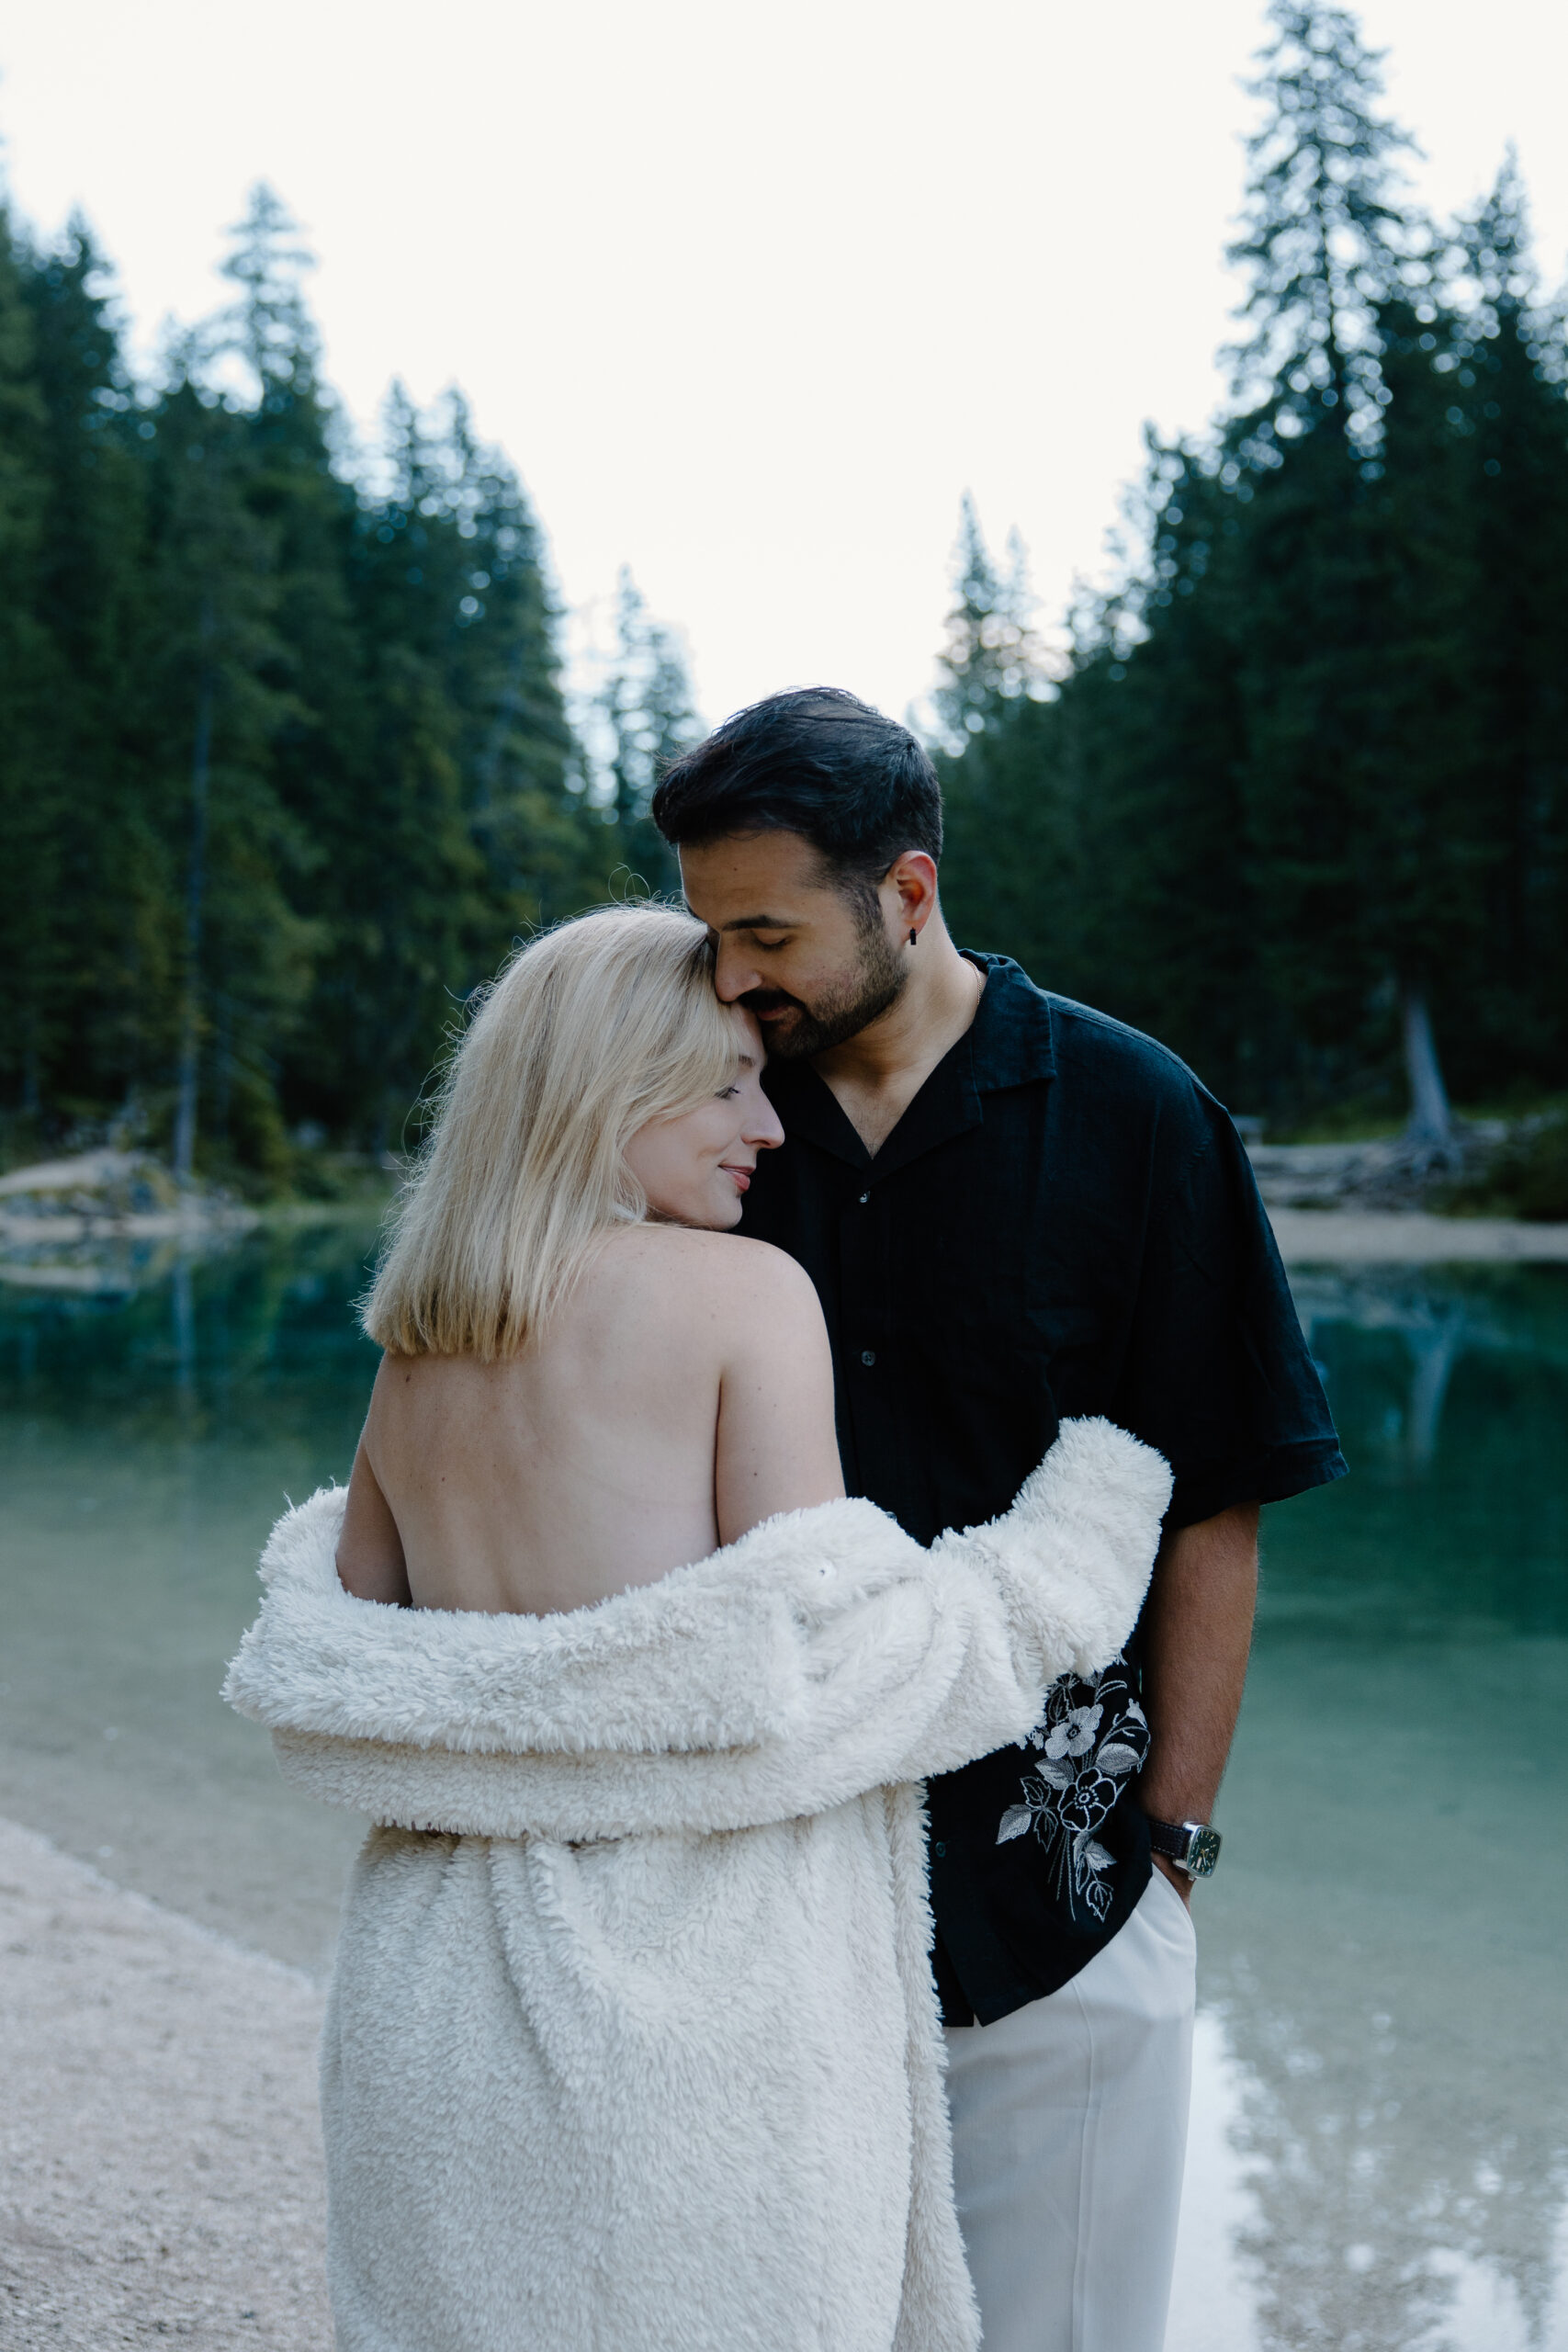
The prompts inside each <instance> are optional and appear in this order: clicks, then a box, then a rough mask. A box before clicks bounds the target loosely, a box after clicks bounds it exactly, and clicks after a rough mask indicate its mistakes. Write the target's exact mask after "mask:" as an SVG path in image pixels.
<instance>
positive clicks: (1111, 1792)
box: [997, 1658, 1149, 1921]
mask: <svg viewBox="0 0 1568 2352" xmlns="http://www.w3.org/2000/svg"><path fill="white" fill-rule="evenodd" d="M1023 1744H1024V1743H1022V1742H1021V1743H1020V1745H1023ZM1027 1745H1028V1746H1029V1747H1032V1748H1033V1749H1034V1750H1035V1753H1036V1768H1035V1770H1033V1771H1032V1772H1026V1773H1024V1774H1023V1776H1022V1779H1021V1782H1020V1790H1021V1797H1022V1803H1021V1804H1010V1805H1009V1807H1008V1809H1007V1811H1006V1812H1005V1813H1004V1814H1003V1815H1002V1817H1001V1821H1000V1823H999V1824H998V1828H997V1843H998V1846H1004V1845H1006V1844H1007V1842H1008V1841H1009V1839H1010V1838H1024V1837H1028V1836H1030V1835H1032V1836H1033V1837H1034V1838H1037V1839H1038V1840H1039V1842H1040V1844H1041V1845H1042V1846H1043V1848H1044V1849H1045V1851H1046V1853H1047V1855H1048V1856H1049V1857H1050V1860H1051V1863H1052V1865H1053V1873H1052V1874H1053V1876H1054V1878H1055V1884H1056V1892H1057V1894H1058V1895H1059V1896H1060V1897H1061V1898H1062V1899H1063V1900H1064V1901H1065V1902H1066V1905H1067V1906H1068V1908H1069V1910H1076V1909H1078V1908H1080V1907H1081V1908H1082V1909H1083V1910H1085V1911H1087V1912H1088V1913H1089V1917H1091V1918H1092V1919H1095V1920H1097V1921H1098V1920H1103V1919H1104V1918H1105V1917H1106V1915H1107V1913H1108V1912H1109V1911H1110V1908H1111V1893H1112V1889H1111V1881H1110V1873H1111V1871H1112V1870H1113V1868H1114V1866H1115V1857H1114V1856H1113V1855H1112V1854H1111V1853H1110V1852H1109V1851H1108V1849H1106V1848H1105V1847H1104V1846H1103V1845H1101V1843H1100V1839H1099V1838H1098V1837H1097V1836H1096V1834H1095V1833H1096V1832H1097V1830H1099V1829H1100V1827H1101V1826H1102V1825H1103V1824H1104V1822H1105V1821H1106V1820H1107V1819H1108V1818H1109V1816H1110V1815H1111V1813H1112V1812H1114V1810H1115V1808H1116V1805H1117V1804H1118V1802H1119V1801H1120V1799H1121V1798H1122V1795H1123V1793H1124V1792H1125V1790H1126V1784H1127V1781H1128V1779H1129V1777H1130V1776H1131V1775H1132V1774H1133V1773H1134V1772H1137V1771H1139V1770H1141V1769H1142V1767H1143V1764H1144V1761H1145V1758H1146V1757H1147V1755H1148V1752H1149V1726H1148V1719H1147V1717H1146V1716H1145V1713H1144V1711H1143V1709H1142V1707H1141V1706H1140V1705H1139V1704H1138V1701H1137V1696H1136V1686H1135V1684H1134V1679H1133V1673H1132V1668H1130V1667H1129V1666H1128V1664H1127V1662H1126V1660H1125V1659H1124V1658H1117V1659H1115V1660H1113V1662H1112V1663H1111V1665H1110V1666H1108V1667H1107V1668H1106V1669H1105V1671H1104V1672H1103V1674H1100V1675H1097V1676H1096V1677H1095V1678H1094V1679H1093V1680H1092V1681H1085V1680H1083V1679H1081V1678H1079V1677H1078V1676H1077V1675H1071V1674H1066V1675H1064V1676H1063V1677H1062V1679H1061V1680H1060V1681H1059V1682H1055V1683H1053V1684H1052V1686H1051V1688H1050V1690H1049V1691H1047V1692H1046V1694H1045V1712H1044V1713H1043V1715H1042V1716H1041V1718H1040V1721H1039V1723H1038V1724H1036V1725H1035V1728H1034V1729H1033V1730H1032V1732H1031V1733H1030V1735H1029V1739H1028V1742H1027Z"/></svg>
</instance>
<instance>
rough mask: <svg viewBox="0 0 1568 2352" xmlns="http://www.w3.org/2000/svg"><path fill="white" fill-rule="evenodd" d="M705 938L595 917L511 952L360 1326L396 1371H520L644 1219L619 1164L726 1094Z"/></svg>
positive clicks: (676, 928) (729, 1052)
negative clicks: (651, 1133)
mask: <svg viewBox="0 0 1568 2352" xmlns="http://www.w3.org/2000/svg"><path fill="white" fill-rule="evenodd" d="M743 1050H744V1041H743V1038H742V1036H741V1034H740V1030H739V1023H738V1022H737V1021H736V1018H735V1016H734V1014H733V1013H732V1012H730V1011H729V1010H728V1007H726V1006H724V1005H722V1004H720V1002H719V1001H718V998H717V997H716V995H715V993H714V985H713V955H712V950H711V949H710V947H709V945H708V943H707V935H706V933H705V931H704V929H703V926H702V924H701V923H699V922H696V921H695V920H694V917H693V916H691V915H687V914H682V913H680V912H679V911H678V910H676V909H675V908H673V907H650V906H631V907H601V908H598V909H596V910H594V911H593V912H592V914H586V915H579V916H578V917H576V918H575V920H574V921H572V922H565V923H561V924H560V925H559V926H558V928H557V929H556V930H554V931H548V932H546V933H544V934H543V936H542V937H540V938H538V939H536V940H534V941H532V942H531V943H530V944H528V945H527V946H525V947H523V948H521V949H519V951H518V952H517V954H516V955H514V956H513V957H512V958H511V959H510V961H509V962H507V963H506V964H504V965H503V966H502V969H501V971H500V973H499V974H498V975H497V977H496V978H495V980H494V981H493V982H492V983H491V986H490V988H489V989H486V990H485V992H484V995H483V997H482V1000H480V1001H479V1009H478V1011H477V1012H474V1014H473V1016H472V1018H471V1019H470V1020H469V1022H468V1027H467V1028H466V1029H465V1031H464V1033H463V1035H462V1037H461V1038H460V1040H459V1041H458V1044H457V1050H456V1052H455V1053H454V1055H453V1057H452V1061H451V1064H450V1066H449V1068H448V1069H447V1071H446V1078H445V1080H444V1082H443V1084H442V1087H441V1090H440V1092H439V1094H438V1096H437V1097H436V1104H435V1121H434V1127H433V1130H432V1132H431V1134H430V1136H428V1138H427V1139H426V1142H425V1144H424V1147H423V1150H422V1152H421V1154H420V1158H419V1161H418V1164H417V1165H416V1167H415V1169H414V1170H413V1173H412V1177H411V1179H410V1182H409V1185H408V1188H407V1190H406V1192H405V1193H404V1195H403V1198H402V1200H401V1203H400V1207H399V1211H398V1216H397V1224H396V1227H395V1229H394V1231H393V1234H392V1238H391V1241H390V1244H389V1248H388V1250H387V1252H386V1255H385V1257H384V1259H383V1260H382V1262H381V1265H380V1268H379V1271H378V1273H377V1276H376V1280H375V1283H374V1284H373V1286H372V1288H371V1291H370V1295H369V1296H368V1298H367V1300H366V1302H365V1306H364V1309H363V1321H364V1325H365V1329H366V1330H367V1332H368V1333H369V1335H370V1337H371V1338H372V1339H373V1340H378V1342H379V1344H380V1345H381V1346H382V1347H384V1348H387V1349H389V1350H390V1351H392V1352H393V1353H394V1354H398V1355H473V1356H478V1357H479V1359H480V1361H481V1362H483V1363H493V1362H494V1361H495V1360H496V1358H498V1357H505V1356H513V1355H515V1354H516V1353H517V1352H518V1351H519V1349H521V1348H523V1347H525V1345H526V1344H527V1342H528V1340H530V1339H531V1338H532V1337H533V1336H534V1335H535V1334H536V1332H537V1331H538V1330H539V1329H540V1328H541V1327H542V1326H543V1324H544V1323H545V1322H546V1321H547V1318H548V1317H549V1315H550V1313H551V1311H552V1309H554V1308H555V1307H557V1306H559V1304H560V1302H561V1300H562V1299H563V1297H564V1296H565V1295H566V1293H567V1291H568V1290H569V1289H570V1286H571V1284H572V1283H573V1282H574V1280H575V1279H576V1277H577V1276H578V1274H579V1273H580V1272H581V1270H582V1268H583V1266H584V1264H585V1263H586V1261H587V1260H588V1258H589V1257H590V1256H591V1255H592V1251H593V1250H594V1249H595V1247H596V1246H597V1244H598V1242H599V1241H600V1240H601V1239H602V1238H603V1237H604V1234H605V1233H607V1232H608V1231H609V1230H610V1228H611V1227H613V1226H615V1225H616V1224H623V1223H626V1222H627V1221H634V1222H635V1221H637V1220H638V1219H640V1218H643V1217H645V1216H647V1214H648V1202H647V1199H646V1197H645V1195H644V1193H643V1191H642V1187H641V1186H640V1185H639V1184H638V1182H637V1179H636V1178H635V1177H634V1176H633V1174H632V1172H631V1170H630V1169H629V1168H628V1167H627V1166H626V1145H627V1143H628V1142H629V1141H630V1139H631V1137H632V1136H634V1135H635V1134H636V1133H637V1129H638V1128H639V1127H641V1126H644V1125H647V1123H648V1122H649V1120H650V1119H660V1118H669V1117H673V1116H675V1115H677V1114H679V1113H681V1112H682V1111H687V1110H691V1109H693V1108H694V1107H695V1105H696V1104H697V1103H701V1102H703V1101H705V1099H706V1098H708V1097H710V1096H712V1095H715V1094H717V1093H720V1092H722V1091H723V1090H724V1088H725V1087H727V1086H728V1085H730V1084H732V1083H733V1081H734V1079H735V1074H736V1065H737V1060H738V1057H739V1055H740V1053H741V1052H742V1051H743Z"/></svg>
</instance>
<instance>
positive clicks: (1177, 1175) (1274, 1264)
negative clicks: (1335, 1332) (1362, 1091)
mask: <svg viewBox="0 0 1568 2352" xmlns="http://www.w3.org/2000/svg"><path fill="white" fill-rule="evenodd" d="M1189 1090H1190V1091H1189ZM1129 1338H1130V1344H1129V1347H1128V1351H1127V1355H1126V1358H1125V1360H1124V1368H1123V1374H1122V1387H1121V1395H1120V1399H1119V1408H1118V1410H1117V1413H1116V1416H1115V1418H1116V1419H1118V1420H1120V1421H1121V1422H1122V1426H1123V1427H1124V1428H1126V1429H1130V1430H1133V1431H1134V1434H1135V1435H1136V1436H1138V1437H1141V1438H1143V1439H1144V1440H1145V1442H1146V1443H1147V1444H1150V1445H1153V1446H1157V1448H1158V1449H1159V1451H1160V1453H1163V1454H1164V1455H1165V1457H1166V1459H1167V1461H1168V1463H1169V1464H1170V1466H1171V1470H1172V1472H1173V1474H1174V1476H1175V1480H1176V1488H1175V1494H1174V1496H1173V1498H1172V1501H1171V1507H1170V1511H1169V1514H1168V1519H1167V1521H1166V1523H1167V1525H1168V1527H1190V1526H1192V1525H1193V1524H1195V1523H1196V1522H1197V1521H1200V1520H1204V1519H1212V1518H1213V1516H1214V1515H1215V1513H1216V1512H1218V1511H1222V1510H1228V1509H1229V1508H1230V1507H1231V1505H1232V1504H1234V1503H1245V1502H1257V1503H1270V1502H1280V1501H1282V1500H1283V1499H1284V1498H1285V1497H1286V1496H1288V1495H1297V1494H1301V1493H1303V1492H1304V1491H1305V1490H1306V1489H1307V1488H1308V1487H1318V1486H1325V1485H1326V1484H1327V1483H1328V1482H1329V1481H1330V1480H1331V1479H1335V1478H1342V1477H1343V1476H1345V1471H1346V1463H1345V1457H1344V1455H1343V1454H1342V1453H1341V1452H1340V1450H1339V1441H1338V1437H1337V1434H1336V1431H1335V1428H1334V1422H1333V1419H1332V1416H1331V1415H1330V1413H1329V1409H1328V1401H1327V1399H1326V1397H1325V1396H1324V1393H1323V1384H1322V1382H1321V1381H1320V1380H1319V1378H1318V1375H1317V1370H1316V1367H1315V1365H1314V1363H1313V1361H1312V1357H1311V1354H1310V1353H1309V1351H1308V1349H1307V1344H1306V1340H1305V1337H1304V1335H1303V1331H1302V1327H1301V1324H1300V1321H1299V1320H1298V1318H1297V1316H1296V1310H1295V1305H1294V1302H1293V1301H1292V1297H1291V1290H1290V1284H1289V1283H1288V1282H1287V1281H1286V1279H1285V1270H1284V1267H1283V1265H1282V1264H1281V1263H1280V1252H1279V1250H1278V1249H1277V1247H1276V1246H1275V1241H1274V1234H1273V1229H1272V1227H1270V1225H1269V1217H1268V1213H1267V1211H1266V1210H1265V1208H1264V1206H1263V1202H1262V1199H1261V1197H1260V1195H1259V1193H1258V1184H1257V1181H1256V1179H1255V1178H1254V1176H1253V1173H1252V1168H1251V1164H1250V1162H1249V1161H1248V1159H1247V1153H1246V1150H1245V1148H1243V1145H1242V1141H1241V1137H1240V1136H1238V1135H1237V1133H1236V1131H1235V1126H1234V1125H1232V1123H1231V1120H1230V1117H1229V1115H1228V1114H1227V1113H1226V1112H1225V1111H1224V1109H1223V1108H1222V1107H1221V1105H1220V1104H1219V1103H1216V1102H1214V1100H1213V1097H1212V1096H1210V1095H1208V1094H1206V1093H1205V1092H1204V1091H1203V1090H1202V1089H1201V1087H1200V1086H1199V1085H1198V1084H1197V1083H1196V1081H1194V1080H1188V1085H1187V1089H1184V1090H1183V1091H1182V1094H1181V1095H1180V1096H1179V1097H1178V1098H1177V1099H1175V1100H1172V1101H1170V1102H1169V1103H1168V1104H1167V1106H1166V1108H1165V1113H1164V1114H1163V1115H1162V1117H1161V1120H1160V1125H1159V1133H1158V1136H1157V1137H1156V1148H1155V1163H1154V1168H1153V1170H1152V1186H1151V1195H1150V1199H1149V1205H1148V1221H1147V1225H1146V1227H1145V1248H1144V1260H1143V1265H1142V1269H1141V1273H1140V1280H1139V1284H1138V1292H1137V1298H1136V1304H1135V1306H1134V1316H1133V1323H1132V1329H1131V1332H1130V1335H1129Z"/></svg>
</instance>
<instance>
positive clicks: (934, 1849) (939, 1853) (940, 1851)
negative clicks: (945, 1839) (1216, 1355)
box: [931, 1846, 947, 1862]
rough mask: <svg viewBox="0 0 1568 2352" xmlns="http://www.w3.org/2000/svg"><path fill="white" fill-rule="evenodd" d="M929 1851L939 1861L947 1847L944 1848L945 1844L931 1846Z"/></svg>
mask: <svg viewBox="0 0 1568 2352" xmlns="http://www.w3.org/2000/svg"><path fill="white" fill-rule="evenodd" d="M931 1852H932V1853H933V1854H934V1855H935V1856H936V1858H937V1860H938V1861H939V1862H940V1861H941V1860H942V1857H943V1855H944V1854H945V1853H946V1852H947V1848H946V1847H945V1846H933V1847H932V1848H931Z"/></svg>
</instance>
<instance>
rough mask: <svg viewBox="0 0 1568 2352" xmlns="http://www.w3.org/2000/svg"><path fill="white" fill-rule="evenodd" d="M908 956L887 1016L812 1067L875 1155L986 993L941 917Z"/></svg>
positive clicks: (819, 1058)
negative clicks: (904, 975) (901, 982)
mask: <svg viewBox="0 0 1568 2352" xmlns="http://www.w3.org/2000/svg"><path fill="white" fill-rule="evenodd" d="M908 956H909V978H908V982H907V983H906V985H905V987H904V989H903V990H902V992H901V994H900V995H899V996H898V997H897V999H896V1001H894V1002H893V1003H892V1004H890V1005H889V1006H888V1008H887V1011H886V1012H884V1013H881V1014H879V1015H878V1017H877V1018H876V1020H874V1021H873V1022H869V1023H867V1025H866V1026H865V1028H863V1029H862V1030H860V1031H858V1032H857V1034H856V1035H854V1036H852V1037H848V1038H846V1039H845V1041H844V1043H843V1044H842V1045H841V1046H830V1047H829V1050H828V1052H827V1053H825V1054H818V1055H817V1057H815V1060H814V1062H813V1065H812V1067H813V1068H814V1069H816V1070H818V1072H819V1073H820V1075H821V1076H822V1078H823V1079H825V1080H826V1081H827V1083H828V1086H829V1089H830V1090H831V1091H832V1093H833V1095H834V1096H835V1098H836V1100H837V1102H838V1103H839V1107H840V1110H841V1111H842V1112H843V1114H844V1115H845V1117H846V1118H847V1119H848V1120H849V1122H850V1125H852V1127H853V1128H854V1130H855V1133H856V1134H857V1135H858V1136H859V1137H860V1139H861V1141H862V1142H863V1144H864V1146H865V1148H866V1149H867V1150H868V1151H869V1152H871V1153H873V1154H875V1153H876V1152H878V1151H880V1150H881V1148H882V1147H883V1145H884V1144H885V1143H886V1140H887V1138H888V1136H890V1135H891V1134H892V1132H893V1130H894V1128H895V1127H896V1126H897V1124H898V1122H899V1120H900V1119H901V1118H902V1117H903V1115H904V1114H905V1112H906V1111H907V1110H908V1107H909V1105H910V1103H912V1102H913V1101H914V1099H915V1097H916V1095H917V1094H918V1093H919V1091H920V1089H921V1087H922V1086H923V1085H924V1084H925V1082H926V1080H927V1079H928V1078H929V1077H930V1076H931V1072H932V1070H933V1069H935V1068H936V1066H937V1064H938V1062H940V1061H941V1060H942V1057H943V1056H944V1055H946V1054H949V1053H951V1052H952V1050H953V1046H955V1045H956V1044H957V1043H958V1040H959V1039H960V1037H962V1036H963V1035H964V1032H965V1030H967V1029H968V1028H969V1026H970V1025H971V1023H973V1021H974V1018H975V1015H976V1012H978V1011H979V1008H980V999H981V997H982V996H983V995H984V994H985V992H986V976H985V974H984V973H983V972H982V971H980V970H979V969H978V967H976V965H974V964H971V963H968V962H967V961H966V960H965V959H964V956H961V955H960V954H959V953H958V950H957V948H956V947H954V945H953V941H952V939H951V938H950V937H949V935H948V931H947V926H946V924H945V923H944V922H942V916H941V914H940V913H937V914H933V915H932V916H931V920H930V922H928V923H927V925H926V927H925V929H924V931H923V932H922V933H920V939H919V945H918V946H917V947H912V948H910V949H909V950H908Z"/></svg>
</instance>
